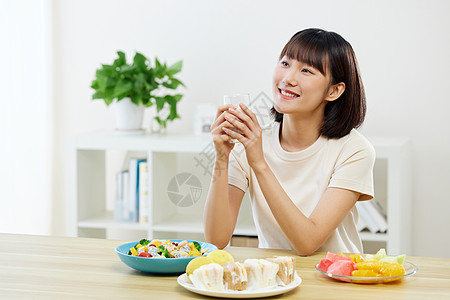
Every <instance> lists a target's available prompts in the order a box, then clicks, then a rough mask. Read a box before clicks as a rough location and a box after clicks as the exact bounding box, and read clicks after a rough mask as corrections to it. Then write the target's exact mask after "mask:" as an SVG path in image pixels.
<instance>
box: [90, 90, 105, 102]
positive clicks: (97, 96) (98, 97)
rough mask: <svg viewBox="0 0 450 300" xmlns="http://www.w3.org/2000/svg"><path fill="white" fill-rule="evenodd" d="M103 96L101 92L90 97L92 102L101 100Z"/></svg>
mask: <svg viewBox="0 0 450 300" xmlns="http://www.w3.org/2000/svg"><path fill="white" fill-rule="evenodd" d="M103 98H104V95H103V93H102V92H101V91H97V92H95V93H94V94H93V95H92V100H94V99H103Z"/></svg>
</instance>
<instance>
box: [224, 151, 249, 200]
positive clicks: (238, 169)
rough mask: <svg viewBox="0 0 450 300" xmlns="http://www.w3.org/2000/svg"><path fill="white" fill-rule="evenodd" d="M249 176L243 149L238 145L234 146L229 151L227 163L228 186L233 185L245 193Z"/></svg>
mask: <svg viewBox="0 0 450 300" xmlns="http://www.w3.org/2000/svg"><path fill="white" fill-rule="evenodd" d="M249 174H250V173H249V167H248V163H247V156H246V155H245V148H244V146H243V145H242V144H240V143H239V144H236V145H235V146H234V148H233V150H231V153H230V160H229V162H228V184H231V185H234V186H235V187H237V188H239V189H241V190H242V191H244V192H245V191H247V189H248V186H249Z"/></svg>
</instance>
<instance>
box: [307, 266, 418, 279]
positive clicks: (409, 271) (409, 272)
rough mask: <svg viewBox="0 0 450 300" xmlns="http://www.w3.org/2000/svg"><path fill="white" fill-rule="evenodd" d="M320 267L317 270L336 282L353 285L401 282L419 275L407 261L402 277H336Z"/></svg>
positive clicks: (414, 267)
mask: <svg viewBox="0 0 450 300" xmlns="http://www.w3.org/2000/svg"><path fill="white" fill-rule="evenodd" d="M318 266H319V264H317V265H316V270H317V271H319V272H320V273H322V274H323V275H325V276H328V277H330V278H333V279H336V280H340V281H344V282H353V283H386V282H392V281H396V280H400V279H403V278H405V277H407V276H411V275H414V274H416V273H417V267H416V266H415V265H413V264H412V263H410V262H406V261H405V262H404V263H403V267H404V268H405V274H404V275H401V276H392V277H354V276H344V275H335V274H331V273H326V272H322V271H320V270H319V269H318Z"/></svg>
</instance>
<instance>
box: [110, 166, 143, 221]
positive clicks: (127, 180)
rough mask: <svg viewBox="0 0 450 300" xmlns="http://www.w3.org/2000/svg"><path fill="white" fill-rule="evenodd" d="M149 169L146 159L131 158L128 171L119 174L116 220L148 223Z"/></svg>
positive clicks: (115, 210)
mask: <svg viewBox="0 0 450 300" xmlns="http://www.w3.org/2000/svg"><path fill="white" fill-rule="evenodd" d="M147 169H148V166H147V161H146V160H145V159H138V158H131V159H130V161H129V164H128V170H124V171H120V172H118V173H117V175H116V185H117V186H116V200H115V208H114V220H116V221H123V222H141V223H146V222H148V204H147V203H148V196H147V195H148V170H147Z"/></svg>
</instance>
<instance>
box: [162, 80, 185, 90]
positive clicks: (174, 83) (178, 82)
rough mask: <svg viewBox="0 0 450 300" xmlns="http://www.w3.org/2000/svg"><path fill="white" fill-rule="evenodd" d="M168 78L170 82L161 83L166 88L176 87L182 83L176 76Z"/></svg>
mask: <svg viewBox="0 0 450 300" xmlns="http://www.w3.org/2000/svg"><path fill="white" fill-rule="evenodd" d="M169 80H170V83H169V82H163V83H162V85H163V86H164V87H166V88H168V89H176V88H177V87H178V86H179V85H180V84H181V85H183V83H182V82H181V81H179V80H178V79H176V78H170V79H169Z"/></svg>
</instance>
